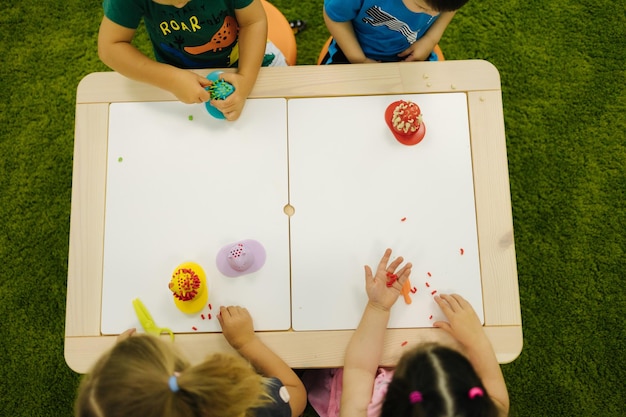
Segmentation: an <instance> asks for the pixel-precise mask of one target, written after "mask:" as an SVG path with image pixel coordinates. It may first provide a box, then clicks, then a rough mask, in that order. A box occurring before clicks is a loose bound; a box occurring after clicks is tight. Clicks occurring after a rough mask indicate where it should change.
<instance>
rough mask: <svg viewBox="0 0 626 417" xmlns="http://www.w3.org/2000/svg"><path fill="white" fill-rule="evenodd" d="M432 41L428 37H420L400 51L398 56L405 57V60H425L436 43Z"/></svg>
mask: <svg viewBox="0 0 626 417" xmlns="http://www.w3.org/2000/svg"><path fill="white" fill-rule="evenodd" d="M431 43H432V42H430V41H428V39H426V38H420V39H418V40H416V41H415V42H413V44H412V45H411V46H409V47H408V48H407V49H405V50H404V51H402V52H400V53H399V54H398V56H399V57H400V58H404V59H403V60H404V61H407V62H409V61H424V60H426V59H427V58H428V56H429V55H430V53H431V52H432V50H433V48H434V47H435V45H431Z"/></svg>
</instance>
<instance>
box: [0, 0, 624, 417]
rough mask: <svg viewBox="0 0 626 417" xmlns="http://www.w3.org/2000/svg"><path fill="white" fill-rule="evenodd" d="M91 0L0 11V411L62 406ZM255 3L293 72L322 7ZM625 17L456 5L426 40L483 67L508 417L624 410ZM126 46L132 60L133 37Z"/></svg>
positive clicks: (616, 10)
mask: <svg viewBox="0 0 626 417" xmlns="http://www.w3.org/2000/svg"><path fill="white" fill-rule="evenodd" d="M100 3H101V2H100V1H85V0H67V1H63V2H58V1H52V0H39V1H35V0H22V1H19V2H13V3H11V5H10V7H9V6H8V5H5V6H4V7H3V8H2V9H3V10H2V13H1V14H0V75H1V80H2V87H1V88H0V352H3V361H2V362H3V363H2V365H1V368H0V369H1V371H0V415H1V416H9V415H11V416H29V417H31V416H69V415H71V414H72V403H73V399H74V395H75V390H76V387H77V383H78V380H79V376H78V375H76V374H75V373H74V372H72V371H71V370H70V369H69V368H68V367H67V366H66V364H65V361H64V358H63V332H64V321H65V285H66V275H67V253H68V234H69V217H70V196H71V175H72V152H73V137H74V105H75V92H76V87H77V84H78V82H79V81H80V79H81V78H82V77H84V76H85V75H87V74H88V73H90V72H95V71H104V70H107V68H106V67H105V66H104V65H103V64H102V63H101V62H99V60H98V57H97V53H96V36H97V30H98V24H99V21H100V18H101V16H102V12H101V5H100ZM273 3H274V4H275V5H276V6H278V7H279V9H281V10H282V11H283V13H284V14H285V15H286V17H287V18H288V19H298V18H299V19H303V20H306V21H307V23H308V28H307V29H306V30H305V31H303V32H302V33H300V34H298V36H297V41H298V63H299V64H301V65H309V64H315V62H316V59H317V55H318V52H319V49H320V48H321V46H322V44H323V43H324V41H325V40H326V38H327V37H328V32H327V30H326V28H325V26H324V24H323V19H322V15H321V7H322V0H300V1H292V0H273ZM625 10H626V8H625V6H624V3H623V2H620V1H610V0H588V1H584V2H572V1H567V0H555V1H549V2H547V1H543V0H529V1H525V2H519V1H514V0H508V1H503V2H502V1H496V0H484V1H477V0H473V1H470V2H469V3H468V4H467V5H466V6H465V7H464V8H463V9H462V10H461V11H460V12H459V13H458V14H457V16H456V17H455V19H454V20H453V21H452V23H451V25H450V27H449V28H448V30H447V32H446V33H445V35H444V38H443V39H442V41H441V42H440V45H441V47H442V49H443V51H444V54H445V55H446V58H447V59H485V60H488V61H490V62H491V63H493V64H494V65H495V66H496V67H497V68H498V69H499V71H500V74H501V78H502V91H503V102H504V116H505V125H506V135H507V150H508V157H509V171H510V182H511V197H512V204H513V217H514V225H515V245H516V252H517V261H518V273H519V286H520V296H521V306H522V317H523V330H524V349H523V351H522V354H521V355H520V357H519V358H518V359H517V360H516V361H514V362H513V363H511V364H507V365H503V370H504V375H505V377H506V380H507V384H508V387H509V391H510V396H511V403H512V412H511V414H512V415H513V416H521V417H525V416H528V417H530V416H533V417H536V416H549V417H553V416H577V417H580V416H609V417H610V416H615V417H619V416H624V415H626V406H625V403H624V397H625V395H626V388H625V385H624V381H625V380H626V371H625V369H626V354H625V352H626V332H625V327H626V326H625V324H624V314H625V313H626V293H625V291H624V287H625V276H626V262H625V259H626V257H625V253H624V252H625V250H626V236H625V230H626V173H625V167H626V135H625V132H626V87H625V86H626V70H625V68H626V29H625V28H626V16H625V15H626V11H625ZM138 43H139V45H140V46H141V47H142V48H144V49H147V50H149V48H148V47H147V41H146V38H145V34H144V35H142V36H140V37H139V39H138ZM381 65H383V64H381ZM307 413H308V414H309V415H311V411H310V410H309V411H308V412H307Z"/></svg>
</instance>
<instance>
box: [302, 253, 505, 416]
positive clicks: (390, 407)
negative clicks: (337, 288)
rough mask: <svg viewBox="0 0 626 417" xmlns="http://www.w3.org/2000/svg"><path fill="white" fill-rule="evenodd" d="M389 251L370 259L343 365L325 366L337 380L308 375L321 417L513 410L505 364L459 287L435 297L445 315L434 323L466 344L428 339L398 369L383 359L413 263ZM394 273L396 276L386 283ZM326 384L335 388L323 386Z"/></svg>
mask: <svg viewBox="0 0 626 417" xmlns="http://www.w3.org/2000/svg"><path fill="white" fill-rule="evenodd" d="M390 257H391V250H390V249H387V250H386V251H385V254H384V256H383V257H382V259H381V260H380V263H379V264H378V267H377V269H376V271H375V272H372V270H371V268H370V267H369V266H366V267H365V289H366V292H367V296H368V303H367V305H366V306H365V310H364V311H363V316H362V318H361V321H360V323H359V325H358V327H357V329H356V330H355V332H354V334H353V335H352V337H351V339H350V341H349V343H348V347H347V349H346V354H345V360H344V367H343V369H337V370H334V371H331V373H330V374H329V373H326V376H328V375H331V381H330V382H329V380H328V378H326V380H325V381H323V382H322V383H321V384H320V379H319V378H315V377H313V378H311V377H310V374H309V375H307V374H305V375H303V379H304V380H305V385H306V386H307V389H308V391H309V400H310V402H311V404H312V405H313V406H314V408H316V410H317V411H318V413H319V414H320V416H321V417H336V416H337V415H339V417H366V416H367V417H422V416H423V417H505V416H507V415H508V412H509V396H508V392H507V388H506V384H505V382H504V377H503V375H502V371H501V369H500V365H499V364H498V361H497V358H496V355H495V353H494V351H493V348H492V346H491V343H490V342H489V339H488V338H487V336H486V335H485V332H484V330H483V328H482V325H481V323H480V320H479V319H478V316H477V315H476V313H475V311H474V309H473V308H472V306H471V305H470V304H469V303H468V302H467V301H466V300H465V299H464V298H463V297H461V296H460V295H457V294H453V295H445V294H443V295H441V296H436V297H435V301H436V303H437V304H438V305H439V307H440V308H441V310H442V311H443V313H444V315H445V316H446V318H447V321H437V322H435V323H434V326H435V327H438V328H440V329H442V330H443V331H445V332H447V333H449V334H450V335H451V336H452V337H453V338H454V339H455V340H456V341H457V342H458V343H459V345H460V347H461V349H460V350H456V349H452V348H450V347H446V346H443V345H439V344H434V343H427V344H422V345H418V346H416V347H414V348H412V349H410V350H409V351H407V352H406V353H404V354H403V355H402V357H401V358H400V360H399V362H398V363H397V365H396V367H395V368H394V369H387V368H379V367H378V364H379V363H380V360H381V357H382V351H383V340H384V337H385V332H386V329H387V323H388V321H389V315H390V310H391V307H392V306H393V305H394V303H395V302H396V300H397V299H398V296H399V295H400V293H401V289H402V285H403V284H404V282H405V281H406V280H407V279H408V278H409V275H410V273H411V264H410V263H407V264H406V265H404V266H402V267H401V268H400V265H401V264H402V262H403V258H402V257H398V258H396V259H394V260H393V261H392V262H389V260H390ZM396 270H397V271H396ZM390 275H394V276H397V280H396V281H395V282H393V284H392V285H391V286H388V284H387V280H388V277H389V276H390ZM326 372H328V371H326ZM320 387H322V388H320ZM325 387H331V391H334V392H331V394H330V395H328V393H327V392H323V393H321V390H324V389H325ZM332 387H335V389H334V390H333V389H332ZM325 390H326V391H328V390H327V389H325ZM340 390H341V392H339V391H340ZM322 397H323V398H324V401H319V400H320V398H322ZM339 398H340V401H339Z"/></svg>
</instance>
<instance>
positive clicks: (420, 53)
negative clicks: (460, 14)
mask: <svg viewBox="0 0 626 417" xmlns="http://www.w3.org/2000/svg"><path fill="white" fill-rule="evenodd" d="M455 13H456V12H443V13H441V14H440V15H439V17H438V18H437V20H435V23H433V25H432V26H431V27H430V28H428V30H427V31H426V33H425V34H424V36H422V37H421V38H419V39H418V40H416V41H415V42H413V44H412V45H411V46H409V47H408V48H407V49H405V50H404V51H402V52H400V53H399V54H398V56H399V57H401V58H404V60H405V61H424V60H425V59H426V58H428V55H430V53H431V52H432V51H433V49H434V48H435V45H437V44H438V43H439V41H440V40H441V37H442V36H443V32H445V30H446V28H447V27H448V24H450V22H451V21H452V18H453V17H454V14H455Z"/></svg>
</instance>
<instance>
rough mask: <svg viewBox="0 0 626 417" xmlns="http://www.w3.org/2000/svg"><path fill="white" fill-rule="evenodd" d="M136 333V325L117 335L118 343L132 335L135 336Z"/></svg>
mask: <svg viewBox="0 0 626 417" xmlns="http://www.w3.org/2000/svg"><path fill="white" fill-rule="evenodd" d="M136 333H137V329H135V328H134V327H132V328H130V329H128V330H125V331H124V333H121V334H120V335H119V336H117V339H116V343H119V342H121V341H124V340H126V339H128V338H129V337H131V336H134V335H135V334H136Z"/></svg>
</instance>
